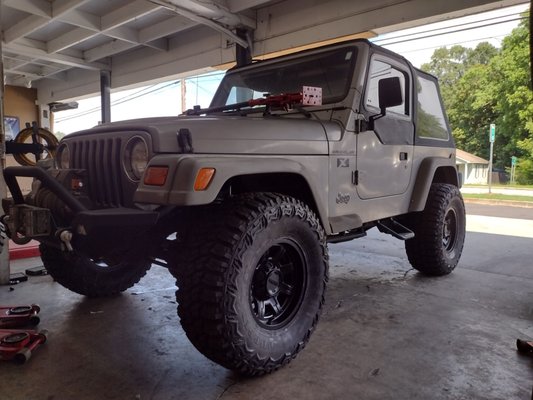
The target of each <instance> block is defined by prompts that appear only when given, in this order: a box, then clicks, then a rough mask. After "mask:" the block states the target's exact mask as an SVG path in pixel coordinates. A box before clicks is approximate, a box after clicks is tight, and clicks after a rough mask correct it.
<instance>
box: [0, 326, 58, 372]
mask: <svg viewBox="0 0 533 400" xmlns="http://www.w3.org/2000/svg"><path fill="white" fill-rule="evenodd" d="M47 336H48V332H47V331H46V330H42V331H40V332H37V331H32V330H29V331H27V330H15V329H0V360H6V361H14V362H15V363H17V364H24V363H25V362H26V361H28V360H29V359H30V357H31V352H32V351H33V350H35V349H36V348H37V347H39V346H40V345H41V344H43V343H45V342H46V340H47Z"/></svg>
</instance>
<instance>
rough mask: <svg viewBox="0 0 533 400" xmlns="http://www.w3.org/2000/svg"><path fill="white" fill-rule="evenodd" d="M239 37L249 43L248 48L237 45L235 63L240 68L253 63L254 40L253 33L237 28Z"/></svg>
mask: <svg viewBox="0 0 533 400" xmlns="http://www.w3.org/2000/svg"><path fill="white" fill-rule="evenodd" d="M236 33H237V36H239V37H240V38H242V39H245V40H246V41H247V42H248V47H242V46H241V45H240V44H238V43H236V44H235V46H236V47H235V61H236V62H237V66H238V67H242V66H244V65H248V64H251V63H252V40H251V31H248V30H246V29H242V28H237V30H236Z"/></svg>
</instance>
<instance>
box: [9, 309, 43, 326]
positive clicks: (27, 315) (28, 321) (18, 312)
mask: <svg viewBox="0 0 533 400" xmlns="http://www.w3.org/2000/svg"><path fill="white" fill-rule="evenodd" d="M39 311H41V307H39V306H38V305H37V304H32V305H31V306H11V307H6V306H0V328H17V327H21V326H27V325H31V326H35V325H38V324H39V322H40V321H41V319H40V318H39V316H38V315H37V314H39Z"/></svg>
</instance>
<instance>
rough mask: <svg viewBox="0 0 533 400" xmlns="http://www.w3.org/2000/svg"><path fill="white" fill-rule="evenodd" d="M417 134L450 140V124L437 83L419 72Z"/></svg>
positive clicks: (423, 136)
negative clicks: (447, 120) (443, 108)
mask: <svg viewBox="0 0 533 400" xmlns="http://www.w3.org/2000/svg"><path fill="white" fill-rule="evenodd" d="M416 90H417V92H418V101H417V117H416V119H417V134H418V136H419V137H422V138H430V139H441V140H448V139H449V132H448V124H447V123H446V117H445V116H444V111H443V110H442V103H441V101H440V97H439V91H438V88H437V83H436V82H435V81H434V80H433V79H430V78H429V77H425V76H423V75H421V74H420V73H417V87H416Z"/></svg>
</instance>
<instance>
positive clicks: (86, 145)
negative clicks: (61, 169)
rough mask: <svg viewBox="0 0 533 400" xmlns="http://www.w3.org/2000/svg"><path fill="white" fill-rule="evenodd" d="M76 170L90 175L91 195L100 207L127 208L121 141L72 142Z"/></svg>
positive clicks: (101, 139) (72, 158)
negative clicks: (124, 196) (123, 185)
mask: <svg viewBox="0 0 533 400" xmlns="http://www.w3.org/2000/svg"><path fill="white" fill-rule="evenodd" d="M69 145H70V148H71V151H72V154H71V160H72V168H75V169H84V170H86V171H87V179H88V193H89V196H90V198H91V200H92V201H93V202H94V203H95V204H96V205H97V206H98V207H121V206H124V198H123V194H122V193H123V190H122V173H121V171H122V165H121V162H120V160H121V157H120V151H121V148H122V139H121V138H119V137H118V138H105V137H100V138H93V139H78V140H73V141H69Z"/></svg>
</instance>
